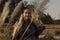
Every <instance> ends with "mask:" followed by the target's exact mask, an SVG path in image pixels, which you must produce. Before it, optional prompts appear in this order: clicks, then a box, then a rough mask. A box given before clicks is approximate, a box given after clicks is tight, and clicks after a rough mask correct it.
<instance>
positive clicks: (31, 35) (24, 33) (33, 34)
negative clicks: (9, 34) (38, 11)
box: [13, 7, 45, 40]
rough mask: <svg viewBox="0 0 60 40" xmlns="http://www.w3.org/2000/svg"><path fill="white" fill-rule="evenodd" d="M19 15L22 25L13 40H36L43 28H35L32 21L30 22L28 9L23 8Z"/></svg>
mask: <svg viewBox="0 0 60 40" xmlns="http://www.w3.org/2000/svg"><path fill="white" fill-rule="evenodd" d="M21 15H22V21H23V23H22V26H21V28H20V29H19V32H18V33H17V35H16V36H14V38H13V40H36V38H37V36H38V35H39V34H40V33H41V32H42V31H43V30H44V29H45V27H44V26H42V27H40V26H39V27H37V26H36V25H35V24H34V22H33V21H32V22H31V13H30V10H29V8H28V7H25V8H24V10H23V13H22V14H21ZM27 28H28V29H27ZM26 29H27V30H26Z"/></svg>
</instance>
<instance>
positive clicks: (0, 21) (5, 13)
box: [0, 0, 11, 26]
mask: <svg viewBox="0 0 60 40" xmlns="http://www.w3.org/2000/svg"><path fill="white" fill-rule="evenodd" d="M10 2H11V1H10V0H9V1H8V2H6V3H5V6H4V9H3V12H2V14H1V16H0V26H1V25H3V23H4V21H5V19H6V17H7V16H8V13H9V4H10Z"/></svg>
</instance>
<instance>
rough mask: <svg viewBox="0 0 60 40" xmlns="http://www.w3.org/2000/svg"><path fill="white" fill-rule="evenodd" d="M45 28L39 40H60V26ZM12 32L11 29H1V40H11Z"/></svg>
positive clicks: (46, 25) (47, 25) (49, 25)
mask: <svg viewBox="0 0 60 40" xmlns="http://www.w3.org/2000/svg"><path fill="white" fill-rule="evenodd" d="M45 28H46V29H45V30H44V31H43V32H42V33H41V35H40V36H39V39H38V40H60V36H59V35H60V34H59V33H60V25H57V24H56V25H53V24H45ZM11 32H12V29H11V28H10V27H7V26H6V27H5V26H4V27H0V40H11V35H10V33H11ZM57 32H58V34H57Z"/></svg>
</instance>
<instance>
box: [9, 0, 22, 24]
mask: <svg viewBox="0 0 60 40" xmlns="http://www.w3.org/2000/svg"><path fill="white" fill-rule="evenodd" d="M21 6H22V1H20V2H19V3H18V5H17V6H16V7H15V9H14V11H13V12H12V14H11V17H10V19H9V22H10V23H12V20H13V18H14V17H15V16H16V15H17V13H18V12H19V10H20V8H21Z"/></svg>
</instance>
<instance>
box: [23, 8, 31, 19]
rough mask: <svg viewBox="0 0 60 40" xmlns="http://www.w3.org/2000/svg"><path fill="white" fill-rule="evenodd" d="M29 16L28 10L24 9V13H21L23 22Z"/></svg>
mask: <svg viewBox="0 0 60 40" xmlns="http://www.w3.org/2000/svg"><path fill="white" fill-rule="evenodd" d="M29 15H30V13H29V9H25V10H24V12H23V18H24V20H27V19H29Z"/></svg>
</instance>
